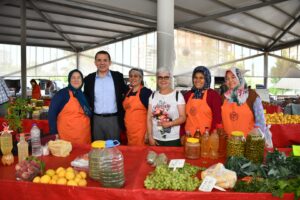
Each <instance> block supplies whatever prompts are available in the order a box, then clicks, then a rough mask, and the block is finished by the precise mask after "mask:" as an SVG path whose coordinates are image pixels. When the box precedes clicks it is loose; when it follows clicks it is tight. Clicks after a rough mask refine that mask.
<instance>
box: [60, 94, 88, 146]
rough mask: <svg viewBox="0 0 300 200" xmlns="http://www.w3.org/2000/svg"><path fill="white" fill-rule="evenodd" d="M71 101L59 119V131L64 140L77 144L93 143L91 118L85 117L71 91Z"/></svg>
mask: <svg viewBox="0 0 300 200" xmlns="http://www.w3.org/2000/svg"><path fill="white" fill-rule="evenodd" d="M69 94H70V99H69V101H68V103H67V104H66V105H65V106H64V108H63V109H62V111H61V112H60V113H59V115H58V117H57V130H58V134H59V137H60V138H61V139H63V140H67V141H69V142H71V143H72V144H73V143H76V144H90V143H91V127H90V118H89V117H88V116H86V115H85V113H84V112H83V109H82V107H81V105H80V103H79V101H78V100H77V99H76V98H75V97H74V96H73V93H72V92H71V91H69Z"/></svg>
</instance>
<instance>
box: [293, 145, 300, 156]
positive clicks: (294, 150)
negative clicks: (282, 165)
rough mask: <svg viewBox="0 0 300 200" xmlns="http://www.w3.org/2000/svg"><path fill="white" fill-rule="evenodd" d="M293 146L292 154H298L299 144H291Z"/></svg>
mask: <svg viewBox="0 0 300 200" xmlns="http://www.w3.org/2000/svg"><path fill="white" fill-rule="evenodd" d="M292 148H293V155H294V156H300V146H299V145H292Z"/></svg>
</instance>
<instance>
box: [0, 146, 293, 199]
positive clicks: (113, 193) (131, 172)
mask: <svg viewBox="0 0 300 200" xmlns="http://www.w3.org/2000/svg"><path fill="white" fill-rule="evenodd" d="M119 149H120V150H121V152H122V154H123V155H124V166H125V186H124V188H122V189H113V188H103V187H100V184H99V183H98V182H96V181H93V180H91V179H88V186H87V187H74V186H60V185H49V184H37V183H31V182H21V181H16V180H15V169H14V165H12V166H8V167H7V166H6V167H4V166H3V165H2V164H1V165H0V188H1V190H0V198H1V199H2V198H6V199H16V198H18V199H20V198H23V199H32V200H34V199H61V198H64V199H66V200H67V199H75V198H76V199H99V198H101V199H117V198H122V199H203V198H204V199H208V200H209V199H211V200H216V199H226V200H227V199H228V200H231V199H232V200H233V199H238V198H243V199H245V200H246V199H249V200H250V199H278V198H275V197H273V196H272V194H270V193H238V192H228V191H227V192H219V191H216V190H214V191H213V192H212V193H206V192H199V191H194V192H181V191H160V190H147V189H145V188H144V180H145V178H146V176H147V175H148V173H149V172H150V171H152V170H153V169H154V168H153V167H151V166H150V165H149V164H148V163H147V162H146V155H147V153H148V151H149V150H154V151H156V152H157V153H162V152H163V153H165V154H166V155H167V156H168V158H169V159H173V158H184V153H183V148H178V147H129V146H121V147H119ZM89 150H90V147H89V146H74V148H73V150H72V153H71V155H70V156H68V157H66V158H58V157H54V156H44V157H42V158H41V159H42V160H43V161H45V163H46V168H47V169H48V168H57V167H60V166H62V167H68V166H70V162H71V161H72V160H74V159H75V158H76V157H77V156H78V155H82V154H84V153H87V152H89ZM285 151H290V150H289V149H285ZM137 155H138V158H137ZM218 161H222V160H204V159H198V160H186V162H189V163H191V164H195V165H198V166H206V167H207V166H210V165H211V164H213V163H216V162H218ZM16 191H18V192H16ZM41 191H43V192H41ZM19 194H22V196H20V195H19ZM293 198H294V195H293V194H285V195H284V198H283V199H293Z"/></svg>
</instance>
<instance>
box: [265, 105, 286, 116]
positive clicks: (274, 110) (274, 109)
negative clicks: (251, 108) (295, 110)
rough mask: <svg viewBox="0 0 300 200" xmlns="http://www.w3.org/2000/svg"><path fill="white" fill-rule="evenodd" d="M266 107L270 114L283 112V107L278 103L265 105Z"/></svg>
mask: <svg viewBox="0 0 300 200" xmlns="http://www.w3.org/2000/svg"><path fill="white" fill-rule="evenodd" d="M264 109H265V110H266V113H268V114H273V113H280V112H282V108H281V107H280V106H276V105H264Z"/></svg>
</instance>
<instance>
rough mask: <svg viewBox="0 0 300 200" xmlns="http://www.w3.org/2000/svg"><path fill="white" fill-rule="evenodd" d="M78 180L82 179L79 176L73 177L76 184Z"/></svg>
mask: <svg viewBox="0 0 300 200" xmlns="http://www.w3.org/2000/svg"><path fill="white" fill-rule="evenodd" d="M80 180H82V179H81V178H79V177H76V178H75V179H74V181H75V182H76V183H77V184H78V183H79V181H80Z"/></svg>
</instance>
